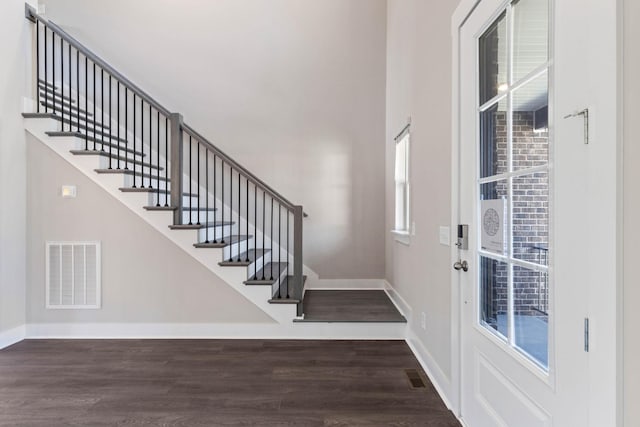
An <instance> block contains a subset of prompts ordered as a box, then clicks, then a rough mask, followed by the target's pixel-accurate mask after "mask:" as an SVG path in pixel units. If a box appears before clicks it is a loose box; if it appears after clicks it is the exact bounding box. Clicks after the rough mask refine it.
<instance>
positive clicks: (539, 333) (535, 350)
mask: <svg viewBox="0 0 640 427" xmlns="http://www.w3.org/2000/svg"><path fill="white" fill-rule="evenodd" d="M548 284H549V282H548V280H547V273H546V272H545V271H535V270H530V269H528V268H524V267H520V266H517V265H516V266H514V267H513V325H514V332H515V344H516V347H518V348H519V349H520V350H521V351H522V352H524V353H525V354H527V355H528V356H530V357H531V358H532V359H533V360H535V361H536V362H537V363H539V364H540V365H542V366H543V367H545V368H546V367H548V358H549V356H548V355H549V348H548V341H549V319H548V311H549V286H548Z"/></svg>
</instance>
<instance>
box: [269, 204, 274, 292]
mask: <svg viewBox="0 0 640 427" xmlns="http://www.w3.org/2000/svg"><path fill="white" fill-rule="evenodd" d="M269 219H270V220H271V247H270V248H269V249H270V252H271V257H272V258H271V278H270V279H269V280H273V197H271V217H270V218H269Z"/></svg>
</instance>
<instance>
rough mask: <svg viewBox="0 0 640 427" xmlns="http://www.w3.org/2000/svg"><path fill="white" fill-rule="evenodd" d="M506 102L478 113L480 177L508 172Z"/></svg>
mask: <svg viewBox="0 0 640 427" xmlns="http://www.w3.org/2000/svg"><path fill="white" fill-rule="evenodd" d="M506 104H507V103H506V102H499V103H497V104H495V105H494V106H492V107H491V108H489V109H487V110H485V111H483V112H481V113H480V177H481V178H485V177H488V176H493V175H498V174H501V173H506V172H508V167H509V164H508V158H507V105H506Z"/></svg>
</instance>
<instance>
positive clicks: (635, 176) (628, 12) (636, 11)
mask: <svg viewBox="0 0 640 427" xmlns="http://www.w3.org/2000/svg"><path fill="white" fill-rule="evenodd" d="M624 8H625V10H624V109H625V112H624V377H623V378H624V422H625V423H624V425H625V426H629V427H632V426H635V425H637V424H638V422H639V420H640V405H638V402H640V368H639V367H638V361H639V360H640V334H639V333H638V325H640V311H639V310H638V301H640V287H639V286H638V284H639V283H640V281H639V280H638V272H637V268H636V266H637V262H638V258H640V250H639V249H638V248H639V247H640V246H639V242H640V223H639V222H638V219H639V218H640V191H638V183H640V169H639V168H638V165H640V145H639V144H638V139H639V138H640V129H638V125H637V122H638V116H639V115H640V82H639V81H638V76H640V28H639V27H638V25H637V23H638V20H640V3H639V2H638V1H637V0H625V1H624Z"/></svg>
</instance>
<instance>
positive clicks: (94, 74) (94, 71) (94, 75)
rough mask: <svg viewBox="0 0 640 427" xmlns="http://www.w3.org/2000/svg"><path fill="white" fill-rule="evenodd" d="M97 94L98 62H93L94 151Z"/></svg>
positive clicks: (94, 142)
mask: <svg viewBox="0 0 640 427" xmlns="http://www.w3.org/2000/svg"><path fill="white" fill-rule="evenodd" d="M97 98H98V97H97V96H96V63H95V62H94V63H93V151H96V124H97V123H98V118H97V117H96V102H98V99H97Z"/></svg>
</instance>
